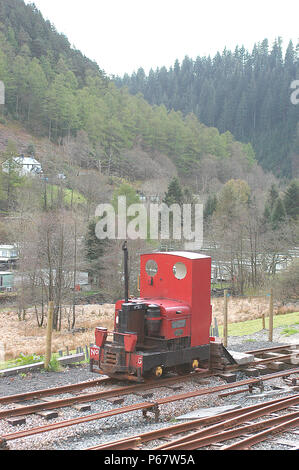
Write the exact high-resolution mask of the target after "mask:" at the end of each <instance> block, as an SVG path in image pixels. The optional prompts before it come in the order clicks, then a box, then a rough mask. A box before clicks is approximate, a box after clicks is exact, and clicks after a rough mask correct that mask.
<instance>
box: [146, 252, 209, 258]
mask: <svg viewBox="0 0 299 470" xmlns="http://www.w3.org/2000/svg"><path fill="white" fill-rule="evenodd" d="M155 254H157V255H172V256H181V257H182V258H186V259H202V258H210V256H206V255H202V254H200V253H194V252H193V251H159V252H158V253H155Z"/></svg>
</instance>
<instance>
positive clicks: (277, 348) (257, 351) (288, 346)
mask: <svg viewBox="0 0 299 470" xmlns="http://www.w3.org/2000/svg"><path fill="white" fill-rule="evenodd" d="M298 347H299V344H286V345H284V346H273V347H272V348H262V349H253V350H252V351H246V352H245V353H244V354H263V353H267V352H271V351H280V350H281V349H297V348H298Z"/></svg>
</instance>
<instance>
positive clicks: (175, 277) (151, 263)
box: [90, 242, 233, 382]
mask: <svg viewBox="0 0 299 470" xmlns="http://www.w3.org/2000/svg"><path fill="white" fill-rule="evenodd" d="M123 251H124V277H125V298H124V300H119V301H118V302H117V303H116V305H115V322H114V330H113V331H112V332H108V331H107V329H105V328H100V327H99V328H96V331H95V345H94V346H93V347H91V348H90V369H91V371H93V372H98V373H101V374H105V375H109V376H112V377H116V378H119V379H129V380H134V381H137V382H142V381H143V380H144V378H145V377H147V376H155V377H160V376H161V375H162V374H163V373H164V372H165V371H167V370H175V371H176V372H178V373H187V372H190V371H192V370H193V369H196V368H198V367H202V366H203V365H204V366H205V367H206V366H207V364H209V361H210V356H211V354H210V352H211V351H210V350H211V342H213V341H214V338H211V337H210V326H211V321H212V307H211V258H210V257H208V256H205V255H201V254H198V253H192V252H168V253H164V252H163V253H152V254H144V255H141V258H140V298H134V299H129V287H128V250H127V243H126V242H125V243H124V244H123ZM232 361H233V359H232Z"/></svg>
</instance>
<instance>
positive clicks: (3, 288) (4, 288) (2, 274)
mask: <svg viewBox="0 0 299 470" xmlns="http://www.w3.org/2000/svg"><path fill="white" fill-rule="evenodd" d="M13 285H14V275H13V273H12V272H10V271H0V292H11V291H12V290H13Z"/></svg>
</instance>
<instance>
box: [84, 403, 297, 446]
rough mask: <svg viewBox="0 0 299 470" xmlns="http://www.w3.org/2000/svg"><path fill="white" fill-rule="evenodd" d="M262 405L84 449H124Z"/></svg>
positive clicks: (260, 404) (263, 404)
mask: <svg viewBox="0 0 299 470" xmlns="http://www.w3.org/2000/svg"><path fill="white" fill-rule="evenodd" d="M286 398H291V396H288V397H284V398H277V399H275V400H271V401H268V402H267V404H268V405H273V404H275V403H280V402H282V401H283V400H285V399H286ZM264 406H265V403H257V404H255V405H250V406H247V407H245V408H242V409H241V410H240V409H237V410H231V411H226V412H224V413H221V414H218V415H215V416H209V417H205V418H198V419H196V420H193V421H188V422H186V423H180V424H175V425H172V426H168V427H165V428H160V429H157V430H155V431H149V432H146V433H143V434H139V435H135V436H131V437H129V438H123V439H119V440H116V441H110V442H107V443H104V444H99V445H97V446H94V447H90V448H88V449H85V450H105V449H113V448H115V449H118V448H119V447H118V446H119V445H120V446H122V448H123V449H125V443H126V442H128V441H129V440H131V439H136V440H137V439H138V440H140V443H143V442H148V441H152V440H156V439H160V438H163V437H169V436H170V435H173V434H180V433H183V432H189V431H193V430H198V428H200V427H201V426H205V425H209V424H214V423H216V422H219V421H225V420H226V419H228V418H233V417H236V416H240V415H241V414H244V413H248V412H249V411H254V410H257V409H260V408H262V407H264Z"/></svg>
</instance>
